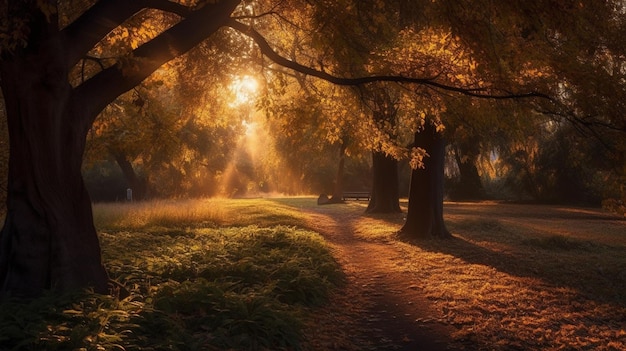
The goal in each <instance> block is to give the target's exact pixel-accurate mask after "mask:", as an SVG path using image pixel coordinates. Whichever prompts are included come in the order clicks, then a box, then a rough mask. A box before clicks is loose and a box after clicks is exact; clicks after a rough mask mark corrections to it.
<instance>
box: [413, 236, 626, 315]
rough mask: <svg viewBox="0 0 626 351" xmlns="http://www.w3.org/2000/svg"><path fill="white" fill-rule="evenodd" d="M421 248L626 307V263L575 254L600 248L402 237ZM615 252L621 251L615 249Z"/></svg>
mask: <svg viewBox="0 0 626 351" xmlns="http://www.w3.org/2000/svg"><path fill="white" fill-rule="evenodd" d="M403 242H406V243H409V244H411V245H413V246H416V247H418V248H420V249H422V250H425V251H428V252H433V253H443V254H447V255H452V256H454V257H457V258H460V259H462V260H463V261H465V262H467V263H468V264H478V265H484V266H488V267H492V268H494V269H496V270H497V271H499V272H503V273H506V274H509V275H512V276H515V277H520V278H531V279H540V280H541V281H543V282H545V284H547V285H550V286H553V287H567V288H571V289H574V290H576V291H577V292H578V293H579V294H581V296H583V297H585V298H586V299H589V300H593V301H596V302H598V303H609V304H612V305H618V306H621V307H626V299H625V296H624V294H623V291H622V290H623V287H624V286H626V274H625V273H624V270H625V269H626V267H624V264H622V265H621V267H620V266H619V265H618V266H615V267H605V268H603V269H600V268H598V267H594V266H581V265H580V264H579V263H578V262H577V260H575V259H572V257H575V256H576V255H596V254H597V252H594V251H588V250H586V249H581V248H579V247H575V248H572V249H569V248H561V249H542V248H535V247H533V246H532V245H533V244H532V243H531V244H529V248H524V247H521V246H517V247H516V246H511V248H512V249H513V250H511V251H509V252H502V251H495V250H491V249H488V248H485V247H482V246H479V245H477V244H475V243H472V242H470V241H468V240H467V239H465V238H463V237H461V236H459V235H458V234H455V235H453V237H452V238H451V239H443V240H442V239H423V240H415V239H413V240H403ZM614 254H619V253H618V252H614Z"/></svg>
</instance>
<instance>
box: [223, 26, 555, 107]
mask: <svg viewBox="0 0 626 351" xmlns="http://www.w3.org/2000/svg"><path fill="white" fill-rule="evenodd" d="M227 26H229V27H231V28H233V29H235V30H237V31H239V32H241V33H243V34H245V35H247V36H249V37H250V38H252V39H253V40H254V41H255V42H256V44H257V45H258V47H259V49H260V50H261V52H262V53H263V55H265V56H267V57H268V58H269V59H270V60H272V61H273V62H275V63H277V64H278V65H281V66H283V67H286V68H289V69H292V70H294V71H297V72H301V73H304V74H306V75H310V76H313V77H317V78H320V79H324V80H326V81H329V82H331V83H334V84H337V85H362V84H367V83H373V82H395V83H411V84H419V85H424V86H429V87H431V88H436V89H440V90H445V91H451V92H456V93H460V94H463V95H467V96H472V97H477V98H487V99H518V98H532V97H540V98H544V99H550V100H551V98H550V97H549V96H548V95H545V94H542V93H539V92H530V93H519V94H518V93H509V92H503V93H496V94H490V93H489V92H488V91H489V90H488V89H487V88H461V87H455V86H451V85H447V84H443V83H439V82H437V81H435V80H434V79H433V78H414V77H405V76H383V75H375V76H368V77H356V78H344V77H337V76H334V75H332V74H329V73H327V72H324V71H319V70H316V69H313V68H311V67H307V66H304V65H302V64H300V63H298V62H295V61H292V60H289V59H287V58H285V57H283V56H281V55H280V54H278V53H277V52H276V51H274V49H273V48H272V47H271V46H270V44H269V43H268V42H267V40H265V38H264V37H263V36H262V35H261V34H260V33H259V32H257V31H256V30H254V29H253V28H252V27H250V26H248V25H246V24H243V23H241V22H238V21H236V20H234V19H231V20H230V21H229V22H228V24H227Z"/></svg>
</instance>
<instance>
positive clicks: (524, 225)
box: [303, 203, 626, 351]
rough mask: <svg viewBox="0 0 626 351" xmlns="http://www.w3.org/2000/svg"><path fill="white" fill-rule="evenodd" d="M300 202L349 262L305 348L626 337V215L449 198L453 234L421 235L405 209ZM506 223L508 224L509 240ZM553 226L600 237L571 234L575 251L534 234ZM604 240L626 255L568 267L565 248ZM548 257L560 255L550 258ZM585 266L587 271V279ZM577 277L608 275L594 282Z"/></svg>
mask: <svg viewBox="0 0 626 351" xmlns="http://www.w3.org/2000/svg"><path fill="white" fill-rule="evenodd" d="M341 206H350V208H349V210H346V208H345V207H341ZM303 210H304V211H306V212H307V214H308V216H309V218H310V219H309V221H310V223H309V225H310V228H311V229H313V230H315V231H317V232H319V233H321V234H322V235H323V236H324V237H325V239H326V240H327V241H328V242H329V244H330V245H331V247H332V249H333V250H334V254H335V257H336V258H337V260H338V262H339V263H340V264H341V266H342V267H343V270H344V272H345V274H346V285H345V286H344V287H342V288H341V289H340V290H339V291H338V292H337V293H336V294H334V295H333V296H332V298H331V301H330V303H329V304H328V305H327V306H325V307H323V308H322V309H320V310H319V312H318V313H317V314H316V315H315V316H314V317H313V319H312V320H311V321H310V323H309V325H308V328H307V331H306V333H307V335H306V339H307V340H308V341H307V345H306V349H309V350H329V351H330V350H348V351H351V350H434V351H437V350H446V349H466V350H474V349H476V350H479V349H485V350H486V349H489V350H518V349H519V350H523V349H548V350H557V349H572V350H574V349H590V350H591V349H598V350H619V349H620V348H621V347H622V346H623V345H626V317H623V315H624V313H623V312H626V306H624V300H623V296H622V295H621V294H622V293H620V292H619V291H620V286H621V288H624V285H623V284H624V282H625V281H626V274H625V273H624V271H625V270H626V259H621V258H619V256H620V254H619V252H622V253H624V252H626V221H625V220H624V218H623V217H616V216H613V215H611V214H608V213H605V212H603V211H600V210H595V209H582V208H566V207H558V206H532V205H509V204H498V203H447V204H446V206H445V210H444V211H445V213H446V222H447V223H448V224H449V227H450V229H451V230H452V232H453V234H454V236H455V239H453V240H452V241H451V242H450V243H445V242H442V241H430V242H426V243H420V244H417V245H416V244H414V243H405V242H401V241H399V240H397V239H396V238H395V235H394V234H393V233H394V232H395V231H397V230H398V229H399V228H400V226H401V224H402V222H403V215H402V214H399V215H387V216H383V217H380V218H368V217H365V216H364V215H363V210H364V207H362V206H361V205H360V204H354V203H351V204H344V205H341V204H337V205H329V206H319V207H317V208H312V209H303ZM376 226H378V227H377V228H374V227H376ZM381 227H382V228H383V229H382V231H381V229H380V228H381ZM385 231H386V232H387V234H384V232H385ZM364 232H370V233H369V234H367V235H363V233H364ZM372 232H374V233H376V232H378V233H381V232H383V234H374V235H372V234H371V233H372ZM498 232H502V233H504V234H503V235H502V237H503V239H502V240H500V239H499V236H498ZM494 233H495V236H490V235H492V234H494ZM553 236H559V237H565V238H567V240H568V241H567V243H570V241H569V240H573V241H571V242H573V243H592V242H593V245H594V246H590V247H591V249H588V248H587V246H584V247H582V246H574V247H573V249H572V250H574V251H573V253H572V251H571V250H570V249H569V248H568V247H564V248H557V249H555V250H557V251H551V250H552V249H548V251H544V249H543V248H542V247H535V246H533V245H535V243H540V244H542V243H543V241H532V240H535V239H534V238H540V239H537V240H543V238H550V237H553ZM510 238H512V239H510ZM616 238H617V241H616ZM547 242H548V243H550V241H547ZM557 244H558V243H557ZM577 245H578V244H577ZM590 245H591V244H590ZM605 248H606V250H605ZM561 249H563V250H566V251H563V252H561V251H558V250H561ZM600 250H605V251H606V252H609V254H611V253H616V255H617V256H618V258H617V259H616V260H613V261H607V263H603V262H604V261H598V262H600V263H599V264H605V265H606V267H604V271H601V272H600V273H597V272H596V270H597V269H598V270H599V269H603V268H602V267H600V268H595V267H594V268H593V269H592V268H589V267H581V268H580V269H582V271H580V272H579V271H577V270H576V269H574V268H571V267H568V266H571V264H569V263H568V262H569V261H568V260H578V257H584V256H585V255H588V254H589V255H592V256H593V255H605V251H600ZM546 254H548V255H546ZM545 257H549V259H552V260H554V262H557V263H554V262H553V261H550V260H547V261H545V262H543V260H544V258H545ZM594 257H595V256H594ZM592 258H593V257H592ZM535 261H537V262H538V263H537V264H535V263H534V262H535ZM571 262H579V261H571ZM580 262H583V261H580ZM609 264H611V265H612V266H609ZM552 265H554V267H556V268H554V271H552V270H550V269H552ZM561 266H564V267H565V268H563V267H561ZM583 266H584V264H583ZM559 269H560V270H559ZM568 269H569V270H568ZM563 272H565V273H563ZM567 272H570V273H571V277H570V276H569V275H568V274H569V273H567ZM590 272H591V273H590ZM563 274H564V276H563ZM581 274H582V275H583V276H584V277H585V278H584V279H587V276H589V277H588V279H589V280H584V281H581V282H578V281H577V280H576V279H579V278H580V276H581ZM605 274H610V275H611V279H609V280H610V282H608V280H607V279H605V277H604V275H605ZM555 275H561V277H553V276H555ZM553 278H554V279H553ZM581 279H582V278H581ZM607 282H608V283H607ZM579 283H580V284H581V285H590V284H591V285H596V284H597V285H601V284H605V283H606V284H609V285H608V286H607V288H606V289H605V290H597V291H596V290H592V292H591V293H587V292H584V291H583V289H582V288H581V289H578V288H579V287H578V285H577V284H579ZM611 284H612V285H611ZM591 295H593V296H592V297H590V296H591ZM572 306H574V307H572ZM587 310H588V311H587ZM561 314H562V315H561ZM576 318H578V319H576ZM572 330H573V331H572ZM570 332H571V333H570ZM570 338H571V340H570Z"/></svg>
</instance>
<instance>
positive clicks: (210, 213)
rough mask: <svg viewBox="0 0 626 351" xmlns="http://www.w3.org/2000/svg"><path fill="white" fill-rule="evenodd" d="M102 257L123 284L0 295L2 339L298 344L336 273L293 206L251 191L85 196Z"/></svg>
mask: <svg viewBox="0 0 626 351" xmlns="http://www.w3.org/2000/svg"><path fill="white" fill-rule="evenodd" d="M94 218H95V223H96V227H97V228H98V232H99V234H100V239H101V243H102V251H103V260H104V263H105V265H106V267H107V269H108V271H109V274H110V275H111V278H113V279H115V280H116V281H118V282H119V283H121V284H122V285H124V286H125V287H126V288H127V289H128V290H129V291H130V296H129V297H127V298H124V299H121V300H120V299H118V298H115V297H110V296H102V295H97V294H93V293H90V292H77V293H76V294H69V295H65V296H56V295H47V296H43V297H42V298H39V299H36V300H31V301H22V300H9V301H4V302H2V304H1V305H0V311H1V312H0V349H2V350H128V351H130V350H226V349H238V350H262V349H298V348H300V343H301V340H302V333H301V325H302V320H303V319H305V318H306V316H307V314H308V313H310V309H312V308H314V307H315V306H317V305H319V304H322V303H324V302H325V301H326V299H327V296H328V294H329V293H330V291H331V290H332V289H333V288H334V287H335V286H337V285H338V284H340V283H341V280H342V275H341V272H340V269H339V267H338V265H337V263H336V262H335V261H334V259H333V257H332V256H331V254H330V252H329V250H328V249H327V247H326V246H325V244H324V241H323V239H322V238H321V237H320V236H319V235H318V234H316V233H314V232H311V231H308V230H306V229H302V227H303V226H302V225H301V226H300V227H296V225H298V224H302V215H301V214H300V213H299V212H298V211H297V210H295V209H294V208H292V207H290V206H287V205H281V204H277V203H271V202H266V201H260V200H250V201H245V200H242V201H234V200H233V201H229V200H218V199H216V200H184V201H155V202H146V203H133V204H98V205H95V207H94Z"/></svg>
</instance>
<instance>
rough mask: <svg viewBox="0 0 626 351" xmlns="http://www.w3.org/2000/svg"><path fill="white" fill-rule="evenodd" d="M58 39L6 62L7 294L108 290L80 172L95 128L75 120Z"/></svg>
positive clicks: (1, 242) (0, 282)
mask: <svg viewBox="0 0 626 351" xmlns="http://www.w3.org/2000/svg"><path fill="white" fill-rule="evenodd" d="M42 16H43V15H42ZM39 20H40V22H35V21H33V25H32V27H31V30H32V31H33V32H37V31H39V32H42V33H43V32H46V30H48V29H49V28H46V23H48V22H47V21H46V20H45V19H41V18H40V19H39ZM38 25H39V27H38ZM47 34H50V33H46V35H47ZM51 38H52V39H50V40H49V41H46V42H44V43H41V45H30V46H29V47H27V48H26V49H24V51H25V54H24V55H21V56H20V58H19V59H16V58H13V59H11V58H7V59H3V62H2V64H1V70H0V74H1V77H2V79H1V85H2V92H3V94H4V98H5V104H6V112H7V122H8V123H7V124H8V130H9V137H10V141H9V143H10V155H9V171H8V189H7V215H6V219H5V223H4V227H3V229H2V231H1V232H0V294H7V295H12V296H35V295H38V294H40V293H41V292H42V291H43V290H48V289H58V290H63V291H68V290H73V289H78V288H85V287H93V288H94V289H95V291H97V292H102V293H106V292H108V289H109V287H108V283H109V279H108V276H107V273H106V271H105V269H104V266H103V265H102V261H101V254H100V244H99V242H98V237H97V235H96V230H95V228H94V225H93V216H92V212H91V202H90V199H89V195H88V194H87V190H86V188H85V186H84V184H83V179H82V175H81V163H82V156H83V152H84V149H85V138H86V135H87V130H88V126H86V125H84V124H81V122H80V120H77V119H75V118H74V116H75V115H76V114H77V113H80V112H81V111H80V109H79V108H77V107H79V106H80V105H79V102H76V101H73V98H72V88H71V86H70V84H69V83H68V80H67V77H68V72H67V69H66V68H65V65H64V63H63V62H62V60H63V57H62V53H63V51H62V49H61V48H60V47H58V45H56V44H57V42H56V41H55V40H54V35H52V36H51Z"/></svg>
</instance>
